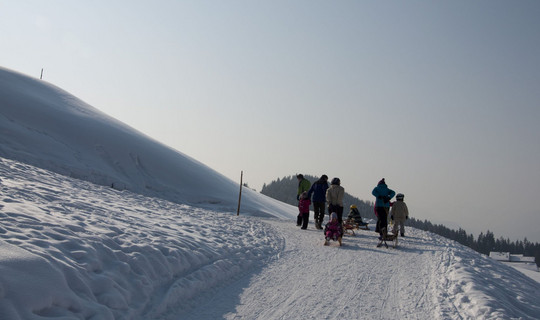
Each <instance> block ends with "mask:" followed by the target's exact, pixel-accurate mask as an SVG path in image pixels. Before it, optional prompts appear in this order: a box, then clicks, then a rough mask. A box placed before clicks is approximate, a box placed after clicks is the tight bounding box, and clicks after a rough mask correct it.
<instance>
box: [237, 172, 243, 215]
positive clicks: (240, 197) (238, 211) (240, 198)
mask: <svg viewBox="0 0 540 320" xmlns="http://www.w3.org/2000/svg"><path fill="white" fill-rule="evenodd" d="M243 176H244V171H240V194H238V210H237V211H236V215H237V216H239V215H240V201H241V200H242V178H243Z"/></svg>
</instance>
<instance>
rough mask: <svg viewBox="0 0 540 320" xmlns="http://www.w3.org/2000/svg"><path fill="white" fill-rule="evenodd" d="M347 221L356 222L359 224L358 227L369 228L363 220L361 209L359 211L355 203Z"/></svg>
mask: <svg viewBox="0 0 540 320" xmlns="http://www.w3.org/2000/svg"><path fill="white" fill-rule="evenodd" d="M347 221H349V222H354V223H356V225H358V228H362V229H365V230H369V227H368V224H367V223H366V222H364V221H363V220H362V216H360V211H358V208H357V207H356V205H354V204H352V205H351V211H349V215H348V216H347Z"/></svg>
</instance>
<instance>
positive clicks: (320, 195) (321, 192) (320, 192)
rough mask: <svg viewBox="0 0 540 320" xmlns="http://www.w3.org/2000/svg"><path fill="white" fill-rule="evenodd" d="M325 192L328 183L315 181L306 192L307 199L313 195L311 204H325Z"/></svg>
mask: <svg viewBox="0 0 540 320" xmlns="http://www.w3.org/2000/svg"><path fill="white" fill-rule="evenodd" d="M326 190H328V182H326V180H321V179H319V180H317V181H315V183H313V184H312V185H311V188H309V191H308V198H310V199H312V198H311V195H312V194H313V199H312V200H313V202H326Z"/></svg>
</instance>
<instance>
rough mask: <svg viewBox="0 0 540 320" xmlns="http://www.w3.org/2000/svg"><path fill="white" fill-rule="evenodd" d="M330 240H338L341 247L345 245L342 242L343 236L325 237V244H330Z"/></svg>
mask: <svg viewBox="0 0 540 320" xmlns="http://www.w3.org/2000/svg"><path fill="white" fill-rule="evenodd" d="M330 240H334V241H337V242H338V246H340V247H341V246H343V243H342V242H341V237H338V238H336V239H331V238H325V239H324V243H323V245H325V246H329V245H330Z"/></svg>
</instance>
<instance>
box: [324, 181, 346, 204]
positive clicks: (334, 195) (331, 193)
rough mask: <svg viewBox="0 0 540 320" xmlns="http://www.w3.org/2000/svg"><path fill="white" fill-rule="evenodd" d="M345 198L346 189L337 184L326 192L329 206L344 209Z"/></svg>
mask: <svg viewBox="0 0 540 320" xmlns="http://www.w3.org/2000/svg"><path fill="white" fill-rule="evenodd" d="M344 196H345V189H344V188H343V187H342V186H340V185H337V184H333V185H331V186H330V188H328V190H326V201H328V204H333V205H338V206H340V207H343V197H344Z"/></svg>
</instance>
